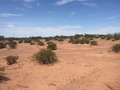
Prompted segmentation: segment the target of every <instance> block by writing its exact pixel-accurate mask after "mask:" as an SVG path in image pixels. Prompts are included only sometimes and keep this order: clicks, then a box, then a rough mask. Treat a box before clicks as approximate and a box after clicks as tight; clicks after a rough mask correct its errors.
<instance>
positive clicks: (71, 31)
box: [1, 23, 120, 37]
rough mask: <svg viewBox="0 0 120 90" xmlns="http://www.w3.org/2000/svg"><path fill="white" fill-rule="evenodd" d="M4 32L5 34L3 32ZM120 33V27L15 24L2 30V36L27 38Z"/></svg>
mask: <svg viewBox="0 0 120 90" xmlns="http://www.w3.org/2000/svg"><path fill="white" fill-rule="evenodd" d="M2 31H3V32H2ZM115 32H120V26H107V27H100V28H91V30H90V28H86V27H81V26H79V25H78V26H77V25H73V26H70V25H65V26H53V27H22V26H17V25H14V24H11V23H10V24H7V25H5V26H4V27H3V28H1V34H2V35H4V36H7V37H10V36H13V33H14V35H15V37H24V36H25V34H26V36H28V37H29V36H55V35H75V34H84V33H88V34H108V33H115Z"/></svg>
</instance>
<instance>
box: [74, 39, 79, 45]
mask: <svg viewBox="0 0 120 90" xmlns="http://www.w3.org/2000/svg"><path fill="white" fill-rule="evenodd" d="M79 43H80V40H79V39H74V40H72V44H79Z"/></svg>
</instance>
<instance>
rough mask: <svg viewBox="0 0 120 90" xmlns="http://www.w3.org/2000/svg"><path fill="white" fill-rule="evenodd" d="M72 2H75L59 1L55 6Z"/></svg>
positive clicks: (71, 0)
mask: <svg viewBox="0 0 120 90" xmlns="http://www.w3.org/2000/svg"><path fill="white" fill-rule="evenodd" d="M73 1H75V0H59V1H57V2H56V5H64V4H67V3H70V2H73Z"/></svg>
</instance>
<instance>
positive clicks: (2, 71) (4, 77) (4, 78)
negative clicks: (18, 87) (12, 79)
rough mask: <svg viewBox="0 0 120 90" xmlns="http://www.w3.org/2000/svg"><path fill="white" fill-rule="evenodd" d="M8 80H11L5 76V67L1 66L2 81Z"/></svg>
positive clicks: (0, 78)
mask: <svg viewBox="0 0 120 90" xmlns="http://www.w3.org/2000/svg"><path fill="white" fill-rule="evenodd" d="M7 80H9V78H8V77H6V76H4V67H0V83H1V82H3V81H7Z"/></svg>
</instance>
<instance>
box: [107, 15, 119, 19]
mask: <svg viewBox="0 0 120 90" xmlns="http://www.w3.org/2000/svg"><path fill="white" fill-rule="evenodd" d="M118 17H120V15H116V16H113V17H108V18H107V19H108V20H112V19H116V18H118Z"/></svg>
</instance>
